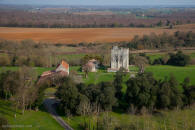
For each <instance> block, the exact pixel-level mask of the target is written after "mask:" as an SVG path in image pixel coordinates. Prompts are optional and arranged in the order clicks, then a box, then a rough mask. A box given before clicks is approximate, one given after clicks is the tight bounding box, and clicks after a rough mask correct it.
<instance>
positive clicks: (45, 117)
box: [0, 100, 63, 130]
mask: <svg viewBox="0 0 195 130" xmlns="http://www.w3.org/2000/svg"><path fill="white" fill-rule="evenodd" d="M14 114H15V109H14V108H13V107H11V103H10V102H9V101H3V100H0V116H3V117H5V118H6V119H8V122H9V124H10V125H21V126H24V127H21V128H15V129H17V130H55V129H57V130H63V128H62V127H61V126H60V125H59V124H58V123H57V122H56V121H55V120H54V119H53V118H52V117H51V116H50V115H49V113H47V112H45V111H37V112H36V111H25V113H24V115H22V114H21V111H17V116H16V119H15V118H14ZM13 129H14V128H13ZM15 129H14V130H15Z"/></svg>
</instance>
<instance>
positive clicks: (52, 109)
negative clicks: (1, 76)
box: [43, 98, 73, 130]
mask: <svg viewBox="0 0 195 130" xmlns="http://www.w3.org/2000/svg"><path fill="white" fill-rule="evenodd" d="M56 103H58V101H57V100H56V99H55V98H47V99H45V100H44V102H43V104H44V106H45V108H46V109H47V111H48V112H49V113H50V114H51V116H52V117H53V118H54V119H55V120H56V121H57V122H58V123H59V124H60V125H61V126H62V127H63V128H64V129H66V130H73V128H71V127H70V126H69V125H68V124H67V123H66V122H65V121H64V120H63V119H62V118H61V117H60V116H59V115H58V114H57V112H56V106H55V104H56Z"/></svg>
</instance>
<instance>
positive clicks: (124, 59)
mask: <svg viewBox="0 0 195 130" xmlns="http://www.w3.org/2000/svg"><path fill="white" fill-rule="evenodd" d="M121 67H123V68H125V69H127V70H129V49H124V48H118V47H117V46H114V47H113V49H112V50H111V69H120V68H121Z"/></svg>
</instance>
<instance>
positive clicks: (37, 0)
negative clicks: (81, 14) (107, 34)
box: [0, 0, 195, 5]
mask: <svg viewBox="0 0 195 130" xmlns="http://www.w3.org/2000/svg"><path fill="white" fill-rule="evenodd" d="M0 3H1V4H41V5H44V4H47V5H48V4H50V5H195V0H0Z"/></svg>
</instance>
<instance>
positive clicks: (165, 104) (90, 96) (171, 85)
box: [56, 71, 195, 116]
mask: <svg viewBox="0 0 195 130" xmlns="http://www.w3.org/2000/svg"><path fill="white" fill-rule="evenodd" d="M125 75H126V73H125V72H123V71H119V72H117V73H116V75H115V79H114V81H113V82H101V83H99V84H90V85H86V84H75V83H74V82H73V81H72V80H71V79H70V78H66V79H64V81H65V82H63V83H62V84H61V85H60V86H59V88H58V90H57V92H56V96H57V97H58V98H59V99H60V101H61V102H60V105H59V109H60V110H61V111H62V113H64V114H65V115H68V116H70V115H91V114H93V115H94V114H99V113H101V112H103V111H115V110H116V109H121V110H123V112H131V113H133V114H136V113H142V111H143V110H144V109H146V110H147V111H148V112H150V113H152V112H153V111H155V110H159V109H175V108H177V109H180V108H185V107H187V106H190V105H192V104H194V101H195V97H194V94H193V93H194V92H195V86H194V85H191V84H190V79H189V78H185V80H184V81H183V83H182V84H179V83H178V81H177V80H176V79H175V77H174V76H173V75H171V76H170V78H168V77H165V78H164V79H163V80H157V79H155V78H154V77H153V75H152V74H151V73H142V74H138V75H137V76H136V77H135V78H129V80H128V81H127V82H126V83H125V84H126V86H127V90H126V92H122V86H123V78H124V77H125Z"/></svg>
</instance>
